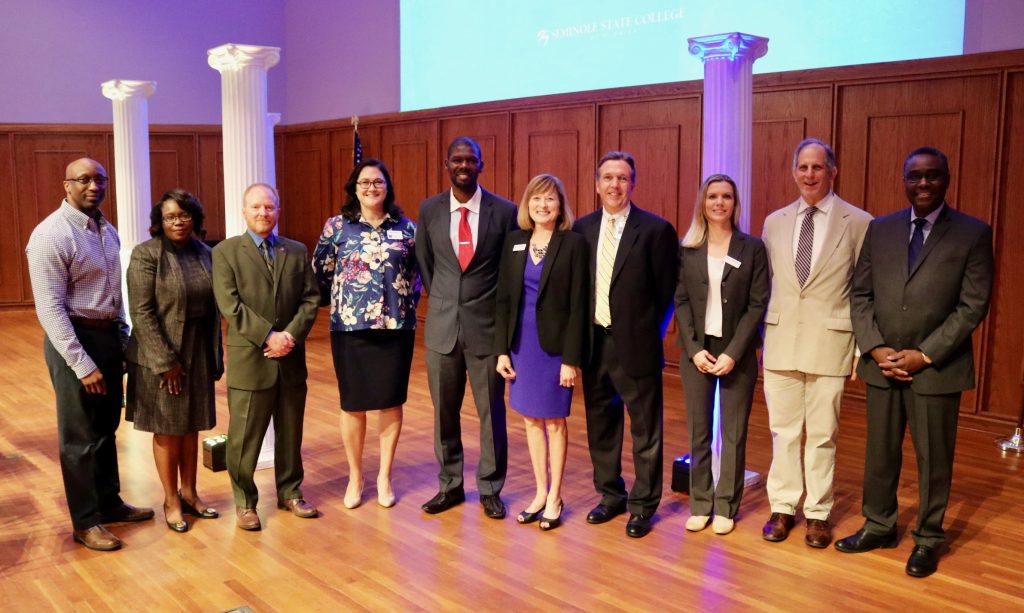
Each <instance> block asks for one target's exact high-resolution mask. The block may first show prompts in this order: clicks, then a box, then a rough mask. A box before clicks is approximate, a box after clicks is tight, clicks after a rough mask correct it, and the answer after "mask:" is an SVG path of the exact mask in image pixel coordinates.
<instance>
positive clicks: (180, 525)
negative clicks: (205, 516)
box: [164, 504, 188, 533]
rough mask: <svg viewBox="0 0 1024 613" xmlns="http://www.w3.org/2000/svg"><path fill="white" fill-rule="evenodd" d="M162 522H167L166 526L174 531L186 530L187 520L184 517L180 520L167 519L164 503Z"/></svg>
mask: <svg viewBox="0 0 1024 613" xmlns="http://www.w3.org/2000/svg"><path fill="white" fill-rule="evenodd" d="M182 512H183V513H184V511H182ZM164 523H166V524H167V527H168V528H169V529H171V530H174V531H175V532H179V533H180V532H188V522H187V521H185V519H184V518H182V520H181V521H179V522H172V521H171V520H169V519H167V505H166V504H165V505H164Z"/></svg>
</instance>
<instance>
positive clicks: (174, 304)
mask: <svg viewBox="0 0 1024 613" xmlns="http://www.w3.org/2000/svg"><path fill="white" fill-rule="evenodd" d="M150 222H151V225H150V228H149V233H150V235H152V236H153V238H152V239H150V240H148V241H146V242H144V243H142V244H140V245H138V246H136V247H135V249H134V250H133V251H132V258H131V263H130V264H129V266H128V305H129V313H130V315H131V320H132V334H131V338H130V340H129V341H128V349H127V351H126V360H127V361H128V391H127V402H126V411H125V419H127V420H128V421H133V422H134V423H135V429H136V430H143V431H145V432H152V433H153V457H154V459H155V460H156V468H157V473H158V474H159V475H160V482H161V483H162V484H163V488H164V514H165V516H166V521H167V527H168V528H170V529H171V530H174V531H176V532H185V531H187V530H188V523H187V522H186V521H185V519H184V516H183V515H184V514H185V513H187V514H190V515H193V516H195V517H217V515H218V513H217V511H216V510H215V509H212V508H210V507H208V506H207V505H206V504H204V503H203V502H202V501H201V500H200V498H199V494H198V493H196V464H197V461H198V439H199V436H198V432H199V430H208V429H210V428H212V427H213V426H214V424H215V423H216V417H217V416H216V411H215V407H214V391H213V382H214V381H216V380H217V379H220V376H221V374H222V373H223V372H224V365H223V361H222V356H221V346H220V315H219V313H218V312H217V309H216V307H215V305H214V300H213V284H212V277H211V258H210V248H209V247H207V246H206V245H205V244H204V243H203V242H202V241H201V240H199V238H200V237H202V236H203V235H205V231H204V230H203V207H202V205H201V204H200V203H199V201H198V200H196V198H195V197H193V196H192V194H190V193H188V192H186V191H184V190H180V189H175V190H171V191H169V192H167V193H166V194H164V195H163V197H162V198H160V200H159V201H158V202H157V203H156V204H155V205H153V209H152V211H151V213H150ZM179 474H180V475H181V489H178V475H179Z"/></svg>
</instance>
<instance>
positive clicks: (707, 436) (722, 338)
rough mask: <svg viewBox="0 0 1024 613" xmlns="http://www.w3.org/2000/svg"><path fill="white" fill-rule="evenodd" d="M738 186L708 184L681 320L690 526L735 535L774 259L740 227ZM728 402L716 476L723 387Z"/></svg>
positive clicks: (719, 180) (691, 233) (683, 262)
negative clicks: (716, 424)
mask: <svg viewBox="0 0 1024 613" xmlns="http://www.w3.org/2000/svg"><path fill="white" fill-rule="evenodd" d="M739 208H740V203H739V198H738V197H737V193H736V183H735V182H733V180H732V179H731V178H729V177H728V176H726V175H711V176H710V177H708V178H707V179H706V180H705V181H704V183H703V184H702V185H701V189H700V193H699V194H698V196H697V202H696V204H695V205H694V211H693V223H692V224H691V225H690V229H689V230H687V232H686V236H684V237H683V241H682V247H681V248H680V250H679V251H680V266H679V284H678V286H677V288H676V320H677V321H678V323H679V344H680V345H681V346H682V347H683V356H684V357H683V359H680V360H679V375H680V377H681V378H682V380H683V392H684V396H685V398H686V424H687V428H688V430H689V434H690V454H691V460H690V513H691V516H690V518H689V519H688V520H686V529H687V530H690V531H691V532H697V531H700V530H703V529H704V528H705V527H707V525H708V523H709V522H711V516H712V515H714V521H713V523H712V529H713V530H714V532H715V534H728V533H729V532H732V529H733V524H734V520H733V518H734V517H735V515H736V511H737V510H738V509H739V506H740V498H741V496H742V495H743V471H744V467H745V464H746V460H745V458H746V453H745V452H746V444H747V419H748V418H749V417H750V404H751V401H752V400H753V397H754V382H755V381H756V380H757V355H756V351H757V348H758V346H760V344H761V334H760V331H759V329H758V327H759V325H760V323H761V318H762V317H764V310H765V307H766V306H767V305H768V257H767V254H766V252H765V248H764V243H762V242H761V240H760V239H758V238H755V237H753V236H749V235H747V234H744V233H743V232H741V231H740V230H739V228H738V227H737V221H738V220H739ZM716 387H717V388H718V390H719V395H720V399H721V403H720V404H721V424H722V455H721V458H722V462H721V470H720V471H719V478H718V484H717V485H715V483H714V481H713V479H712V474H711V438H712V425H713V413H714V404H715V388H716Z"/></svg>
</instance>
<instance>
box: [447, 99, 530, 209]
mask: <svg viewBox="0 0 1024 613" xmlns="http://www.w3.org/2000/svg"><path fill="white" fill-rule="evenodd" d="M510 121H511V115H510V114H509V113H495V114H493V115H470V116H458V117H447V118H445V119H442V120H441V121H440V122H439V136H438V141H437V145H438V148H439V151H440V154H439V155H440V159H441V161H442V162H441V163H442V165H443V163H444V159H445V158H446V157H447V155H448V144H449V143H451V142H452V141H453V140H455V139H456V138H458V137H459V136H468V137H470V138H472V139H473V140H475V141H476V142H477V144H479V145H480V154H481V156H482V157H483V162H484V171H483V173H482V174H481V175H480V184H481V185H483V186H484V188H485V189H487V190H488V191H491V192H494V193H495V194H498V195H499V196H502V197H505V198H508V199H509V200H512V201H513V202H518V201H519V198H520V196H522V194H518V193H513V192H512V165H511V148H512V147H511V126H510V125H509V124H510ZM439 185H440V186H441V189H443V188H445V187H449V185H450V181H449V180H448V173H447V171H445V170H444V168H441V169H440V182H439Z"/></svg>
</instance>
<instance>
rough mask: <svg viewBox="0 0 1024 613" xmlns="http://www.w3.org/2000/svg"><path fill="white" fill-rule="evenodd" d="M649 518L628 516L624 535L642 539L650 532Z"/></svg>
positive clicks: (635, 515)
mask: <svg viewBox="0 0 1024 613" xmlns="http://www.w3.org/2000/svg"><path fill="white" fill-rule="evenodd" d="M651 527H652V526H651V516H650V515H637V514H636V513H630V514H629V521H627V522H626V534H627V535H628V536H631V537H633V538H635V539H638V538H642V537H645V536H647V535H648V534H650V532H651Z"/></svg>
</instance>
